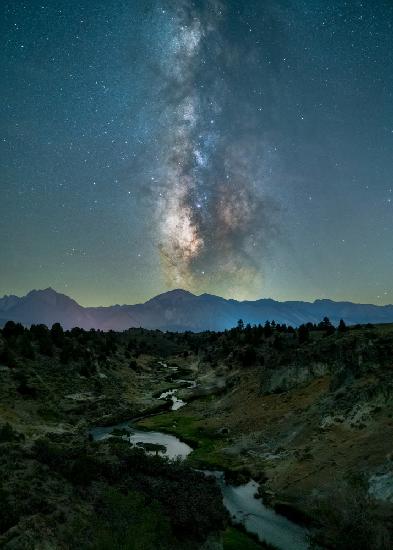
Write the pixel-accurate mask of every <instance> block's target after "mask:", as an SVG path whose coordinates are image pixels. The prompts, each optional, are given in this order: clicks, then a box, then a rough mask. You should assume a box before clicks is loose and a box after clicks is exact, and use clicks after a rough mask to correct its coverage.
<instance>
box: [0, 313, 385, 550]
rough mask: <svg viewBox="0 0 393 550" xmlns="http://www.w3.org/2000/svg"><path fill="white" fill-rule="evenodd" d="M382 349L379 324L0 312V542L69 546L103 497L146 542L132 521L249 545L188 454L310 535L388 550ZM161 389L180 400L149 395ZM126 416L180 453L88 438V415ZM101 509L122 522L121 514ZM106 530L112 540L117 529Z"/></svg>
mask: <svg viewBox="0 0 393 550" xmlns="http://www.w3.org/2000/svg"><path fill="white" fill-rule="evenodd" d="M392 350H393V326H392V325H381V326H374V327H371V326H368V327H356V328H350V329H348V328H346V327H343V326H342V327H341V329H340V330H334V329H332V327H331V326H325V327H323V326H322V327H312V326H310V327H309V328H305V327H303V328H301V329H299V330H288V329H287V328H285V327H283V326H273V327H272V326H266V327H258V326H257V327H247V326H242V325H239V326H238V327H237V328H234V329H232V330H230V331H227V332H223V333H212V332H205V333H199V334H190V333H185V334H176V333H166V334H164V333H160V332H157V331H147V330H143V329H132V330H129V331H125V332H123V333H114V332H111V333H101V332H96V331H88V332H86V331H83V330H82V329H73V330H72V331H68V332H63V331H62V330H61V328H60V327H59V326H58V325H57V326H55V327H53V329H52V330H50V331H49V330H47V329H45V327H43V326H38V327H37V326H36V327H32V329H31V330H26V329H24V328H23V327H22V326H20V325H15V324H13V323H8V324H7V326H6V327H5V328H4V329H3V331H2V333H1V336H0V381H1V384H0V446H1V453H0V454H1V460H0V474H1V480H2V481H1V485H0V491H1V495H2V501H1V502H2V508H1V509H0V512H1V513H2V514H3V516H1V514H0V517H2V522H0V528H1V529H0V545H2V544H3V545H5V548H9V549H10V550H11V549H13V548H25V547H32V546H34V545H35V544H38V547H40V546H39V545H40V544H44V543H45V544H48V541H49V542H50V545H52V546H51V547H55V548H63V547H64V548H65V547H66V544H67V543H66V541H67V540H68V538H69V537H71V535H72V537H73V538H72V540H73V541H74V544H75V545H77V546H78V547H80V544H82V542H81V541H84V542H83V544H85V543H86V541H87V540H89V538H91V537H92V533H91V526H92V525H95V524H96V522H100V521H104V518H105V517H106V516H105V514H104V516H103V515H102V514H103V513H104V511H105V509H106V508H105V506H108V505H109V503H110V502H116V503H117V505H119V506H120V508H121V509H124V510H128V512H127V514H131V517H132V518H134V519H133V520H132V521H134V522H135V523H133V525H134V528H133V534H132V536H135V533H139V534H138V536H140V537H142V538H141V540H144V544H145V547H146V548H148V549H150V548H152V549H153V548H155V545H157V540H156V539H152V540H150V539H146V538H145V537H147V536H148V535H147V533H146V532H145V531H144V529H143V525H144V521H148V522H151V521H154V522H156V523H155V524H156V525H157V529H158V530H159V532H160V533H161V535H160V537H161V538H162V541H165V544H164V542H162V547H163V548H166V547H168V548H183V547H187V548H201V547H202V545H203V544H205V542H206V541H207V539H209V541H210V543H209V544H213V546H203V548H210V547H212V548H217V549H219V548H224V549H225V550H227V548H228V549H229V548H232V549H233V548H239V549H240V548H243V547H245V548H246V547H248V546H245V545H246V542H245V541H244V538H242V536H243V535H242V536H241V535H240V534H239V533H238V532H233V531H231V528H229V527H228V517H227V516H226V514H225V510H223V509H222V507H221V504H220V498H219V495H218V494H217V492H216V491H215V489H214V487H213V485H211V484H210V482H209V481H206V478H203V476H202V477H200V476H199V477H198V476H196V477H195V476H194V474H192V472H191V471H190V470H189V468H190V467H192V468H197V470H200V469H201V468H202V469H206V468H207V469H209V470H215V471H216V470H222V471H224V472H225V477H226V480H227V483H232V484H233V486H236V485H237V484H239V483H240V484H244V483H246V482H248V480H250V478H253V479H254V480H256V481H258V482H259V489H258V492H259V496H260V497H262V499H263V502H264V503H265V504H266V505H268V506H271V507H272V508H274V509H275V510H276V511H277V512H279V514H283V515H285V516H287V517H290V518H291V519H292V521H295V522H298V523H300V524H301V525H306V526H307V527H308V528H309V529H310V532H311V535H312V537H313V539H314V541H316V542H317V543H318V545H319V547H320V548H335V549H336V548H342V549H347V548H348V549H355V548H356V549H358V548H364V550H386V549H387V548H390V543H389V536H390V535H389V533H390V532H391V531H392V529H393V467H392V464H393V463H392V447H391V442H392V440H393V421H392V418H393V386H392V380H393V377H392ZM190 380H192V381H194V382H193V383H192V384H190V383H189V382H187V381H190ZM169 388H176V391H177V397H178V399H180V400H182V404H183V406H181V408H179V409H178V410H170V409H171V405H172V400H171V399H170V397H168V400H165V399H163V398H162V396H161V394H162V393H163V392H164V393H165V391H167V390H168V389H169ZM160 396H161V398H160ZM141 417H145V418H141ZM132 419H134V420H133V424H132V428H131V430H132V429H134V430H135V429H136V428H137V427H138V428H140V427H143V428H144V429H145V430H146V429H149V430H152V429H153V430H159V431H160V432H162V433H171V434H175V435H177V436H178V437H180V439H181V440H182V441H184V442H187V443H188V444H190V445H191V447H192V449H191V450H192V452H191V453H190V454H189V456H188V457H187V459H186V461H185V465H184V466H182V467H181V468H180V469H179V470H177V469H176V468H177V467H176V466H167V465H165V461H164V463H162V462H161V459H160V460H159V457H158V458H157V460H156V462H154V460H153V462H151V460H152V457H150V458H149V456H146V457H145V459H144V458H143V456H144V455H143V452H142V451H141V449H139V450H138V449H137V448H136V449H135V448H134V449H130V447H129V444H128V443H127V442H124V441H123V444H124V445H121V442H122V440H119V439H117V438H116V437H112V439H110V440H104V441H98V442H91V441H89V429H90V428H92V427H94V426H102V425H104V426H113V425H116V424H117V423H118V422H120V421H124V420H132ZM138 419H139V421H138ZM110 429H112V428H110ZM113 433H116V431H115V432H113ZM123 434H124V432H122V431H119V430H118V433H117V434H116V435H117V436H121V437H123ZM126 443H127V444H126ZM153 449H154V446H153ZM141 452H142V454H141ZM129 453H131V454H129ZM135 453H136V454H135ZM145 460H146V461H145ZM157 461H158V462H157ZM127 465H128V466H127ZM130 468H131V469H130ZM27 488H28V490H27ZM125 490H126V491H130V490H131V491H132V495H133V496H132V497H131V496H130V499H129V500H128V501H127V502H125V501H124V502H123V501H122V498H123V497H122V496H121V494H122V492H123V494H124V491H125ZM111 491H114V493H113V492H111ZM119 491H120V494H119ZM174 495H176V498H175V497H174ZM173 498H175V500H173ZM111 499H112V500H111ZM113 499H115V500H113ZM138 503H139V504H138ZM117 505H116V506H117ZM123 506H124V508H122V507H123ZM70 509H72V510H73V513H72V514H65V510H70ZM136 510H140V511H139V512H138V513H137V512H136ZM188 510H189V511H188ZM141 514H142V515H141ZM147 518H150V519H149V520H147ZM112 519H113V522H114V525H115V526H116V525H118V526H119V528H121V527H120V526H121V525H122V523H121V522H122V521H123V520H122V518H121V517H114V518H112ZM111 521H112V520H111ZM359 522H361V526H362V529H359ZM76 526H77V528H76ZM105 533H106V534H105V537H112V538H111V539H110V540H112V543H113V540H114V539H113V537H115V538H116V536H117V535H116V527H113V529H112V531H111V532H110V533H109V532H107V531H105ZM98 534H99V533H97V536H98ZM94 536H95V535H94ZM102 536H104V535H102ZM130 536H131V534H130ZM171 537H172V538H171ZM173 537H174V538H173ZM94 540H95V539H94ZM103 540H104V539H103ZM234 540H235V541H236V540H241V541H242V542H239V545H238V546H233V545H232V543H233V541H234ZM165 545H167V546H165ZM171 545H172V546H171ZM214 545H215V546H214ZM247 545H250V546H249V547H250V548H254V547H255V543H253V542H252V541H250V540H247ZM83 547H84V546H83ZM98 547H99V548H101V546H98ZM87 548H96V547H95V546H91V545H90V546H89V545H87ZM284 550H287V548H286V547H284ZM288 550H289V548H288Z"/></svg>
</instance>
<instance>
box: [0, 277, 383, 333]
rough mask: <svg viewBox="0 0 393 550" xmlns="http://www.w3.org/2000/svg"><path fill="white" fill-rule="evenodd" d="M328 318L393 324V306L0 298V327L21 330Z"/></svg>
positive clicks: (188, 296)
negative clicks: (87, 303) (88, 303)
mask: <svg viewBox="0 0 393 550" xmlns="http://www.w3.org/2000/svg"><path fill="white" fill-rule="evenodd" d="M325 316H327V317H329V319H330V320H331V321H332V323H333V324H338V322H339V320H340V319H344V321H345V322H346V323H347V324H356V323H389V322H393V305H385V306H377V305H373V304H355V303H353V302H334V301H332V300H326V299H325V300H315V301H314V302H301V301H287V302H278V301H276V300H272V299H261V300H255V301H237V300H227V299H225V298H220V297H219V296H213V295H211V294H201V295H200V296H196V295H195V294H192V293H191V292H188V291H186V290H180V289H178V290H171V291H169V292H165V293H164V294H159V295H158V296H156V297H154V298H152V299H151V300H148V301H147V302H145V303H143V304H135V305H113V306H107V307H103V306H101V307H83V306H81V305H79V304H78V303H77V302H76V301H75V300H73V299H72V298H69V297H68V296H66V295H64V294H60V293H59V292H56V291H55V290H53V289H52V288H47V289H45V290H32V291H31V292H29V293H28V294H27V295H26V296H23V297H18V296H13V295H11V296H4V297H3V298H0V326H2V325H4V323H5V322H6V321H8V320H12V321H16V322H20V323H22V324H23V325H26V326H29V325H31V324H38V323H43V324H45V325H48V326H51V325H52V324H53V323H56V322H59V323H61V325H62V326H63V327H64V328H66V329H70V328H72V327H75V326H78V327H81V328H84V329H90V328H95V329H101V330H104V331H105V330H110V329H112V330H119V331H121V330H125V329H128V328H131V327H144V328H147V329H160V330H164V331H165V330H171V331H186V330H191V331H195V332H198V331H203V330H224V329H227V328H231V327H233V326H235V325H236V323H237V321H238V320H239V319H243V320H244V322H245V323H251V324H258V323H262V324H263V323H265V321H266V320H270V321H271V320H273V319H274V320H275V321H276V322H278V323H286V324H289V325H292V326H298V325H300V324H302V323H306V322H312V323H317V322H319V321H320V320H321V319H322V318H323V317H325Z"/></svg>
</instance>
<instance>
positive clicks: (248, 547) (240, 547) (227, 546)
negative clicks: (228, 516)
mask: <svg viewBox="0 0 393 550" xmlns="http://www.w3.org/2000/svg"><path fill="white" fill-rule="evenodd" d="M222 542H223V550H261V548H265V546H264V545H263V544H260V543H258V542H256V541H254V540H253V538H251V537H249V536H248V535H247V534H246V533H242V532H241V531H239V529H236V527H228V529H227V530H226V531H225V533H224V535H223V541H222Z"/></svg>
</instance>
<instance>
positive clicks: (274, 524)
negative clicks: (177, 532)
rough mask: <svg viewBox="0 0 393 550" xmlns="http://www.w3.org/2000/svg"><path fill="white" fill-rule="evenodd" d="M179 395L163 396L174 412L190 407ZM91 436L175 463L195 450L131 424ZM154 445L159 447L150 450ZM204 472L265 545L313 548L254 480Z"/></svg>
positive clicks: (233, 512) (235, 517)
mask: <svg viewBox="0 0 393 550" xmlns="http://www.w3.org/2000/svg"><path fill="white" fill-rule="evenodd" d="M184 382H185V381H184ZM187 382H189V381H187ZM193 384H194V383H193ZM190 387H191V386H190ZM192 387H195V385H194V386H192ZM176 391H177V390H168V391H166V392H163V393H162V394H161V395H160V399H167V398H168V397H171V399H172V410H177V409H179V408H180V407H182V406H184V405H186V403H185V402H184V401H182V400H180V399H178V398H177V397H176V396H175V392H176ZM114 431H115V434H114V433H113V432H114ZM90 433H91V435H92V437H93V439H94V440H96V441H99V440H102V439H107V438H108V437H113V436H114V435H117V436H119V437H122V438H123V439H126V440H128V441H129V442H130V444H131V445H136V446H142V447H144V448H145V451H146V452H150V453H153V454H159V455H161V456H166V457H167V458H169V459H171V460H174V459H176V458H180V459H182V460H184V459H185V458H186V457H187V456H188V455H189V454H190V453H191V452H192V450H193V449H192V448H191V447H190V446H189V445H187V444H186V443H184V442H183V441H181V440H180V439H179V438H178V437H176V436H174V435H170V434H166V433H162V432H155V431H144V430H139V429H137V428H135V427H134V426H133V425H132V423H131V422H123V423H121V424H117V425H116V426H109V427H102V428H101V427H97V428H93V429H92V430H91V432H90ZM150 445H154V446H157V447H156V448H154V447H149V446H150ZM164 448H165V450H164ZM203 472H204V473H205V475H208V476H214V477H215V478H216V480H217V483H218V485H219V487H220V489H221V493H222V496H223V503H224V506H225V507H226V509H227V510H228V512H229V513H230V515H231V517H232V519H233V520H234V521H235V522H238V523H242V524H243V525H244V526H245V528H246V530H247V531H249V532H250V533H255V534H256V535H258V538H259V539H260V540H261V541H265V542H267V543H269V544H272V545H274V546H275V547H277V548H279V549H280V550H306V549H307V548H309V544H308V542H307V530H306V529H304V528H303V527H300V526H299V525H297V524H296V523H293V522H292V521H290V520H288V519H287V518H285V517H284V516H281V515H279V514H277V513H276V512H275V511H274V510H272V509H271V508H268V507H267V506H265V505H264V504H263V502H262V500H261V499H256V498H255V494H256V492H257V490H258V483H256V482H255V481H253V480H251V481H249V482H248V483H246V484H244V485H239V486H234V485H229V484H227V483H226V482H225V478H224V473H223V472H221V471H209V470H204V471H203Z"/></svg>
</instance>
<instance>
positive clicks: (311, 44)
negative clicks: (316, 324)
mask: <svg viewBox="0 0 393 550" xmlns="http://www.w3.org/2000/svg"><path fill="white" fill-rule="evenodd" d="M1 11H2V17H1V27H0V30H1V37H2V44H3V45H2V50H1V74H2V78H1V82H0V89H1V96H2V101H1V104H0V108H1V142H0V151H1V152H0V155H1V167H2V169H1V175H0V178H1V179H0V229H1V240H0V266H1V267H0V295H3V294H5V293H7V294H9V293H15V294H18V295H21V294H25V293H26V292H27V291H29V290H31V289H32V288H45V287H48V286H52V287H54V288H55V289H56V290H58V291H60V292H64V293H65V294H68V295H70V296H72V297H73V298H75V299H76V300H77V301H79V302H80V303H81V304H83V305H99V304H103V305H108V304H113V303H135V302H139V301H144V300H146V299H148V298H150V297H152V296H154V295H155V294H158V293H160V292H163V291H166V290H168V289H171V288H179V287H180V288H185V289H188V290H190V291H192V292H195V293H202V292H209V293H212V294H217V295H220V296H225V297H233V298H237V299H246V298H247V299H249V298H250V299H255V298H260V297H272V298H275V299H279V300H287V299H291V300H296V299H305V300H314V299H315V298H324V297H328V298H332V299H336V300H341V299H347V300H352V301H356V302H372V303H377V304H384V303H392V302H393V278H392V274H393V191H392V189H393V4H392V2H391V0H387V1H383V0H369V1H357V0H350V1H347V2H344V1H341V2H340V1H333V0H332V1H326V0H320V1H318V0H285V1H284V0H264V1H262V0H260V1H251V0H250V1H247V2H245V1H241V0H237V1H234V0H227V1H221V2H220V1H216V0H204V1H202V0H200V1H194V2H193V1H191V0H184V1H183V0H166V1H164V0H161V1H160V0H157V1H154V0H128V1H125V0H86V1H83V2H79V1H76V0H75V1H69V0H67V1H60V0H53V1H50V2H45V1H44V0H42V1H41V2H37V1H35V0H29V1H26V2H21V1H18V0H13V1H3V2H2V3H1Z"/></svg>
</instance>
